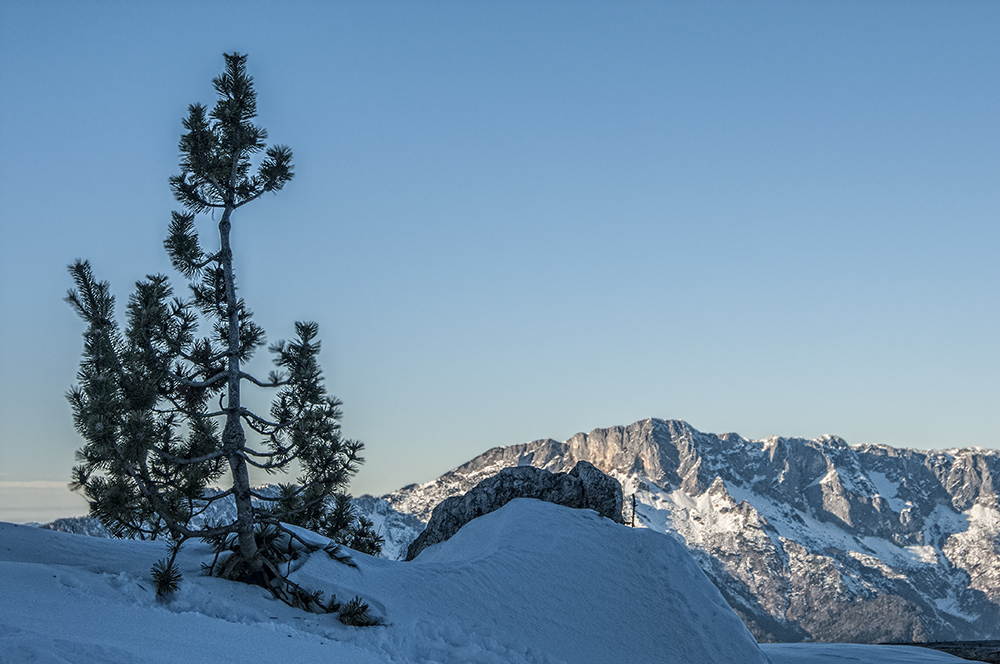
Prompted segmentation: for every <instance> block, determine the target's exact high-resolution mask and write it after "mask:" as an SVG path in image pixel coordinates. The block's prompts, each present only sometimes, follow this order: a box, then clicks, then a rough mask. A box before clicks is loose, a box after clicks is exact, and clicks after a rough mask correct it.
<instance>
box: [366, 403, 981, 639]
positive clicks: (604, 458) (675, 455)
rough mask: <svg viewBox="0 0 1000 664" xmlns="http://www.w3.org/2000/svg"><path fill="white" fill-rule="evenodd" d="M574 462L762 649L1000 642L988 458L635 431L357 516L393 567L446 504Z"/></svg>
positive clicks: (450, 477) (681, 426)
mask: <svg viewBox="0 0 1000 664" xmlns="http://www.w3.org/2000/svg"><path fill="white" fill-rule="evenodd" d="M578 461H589V462H591V463H593V464H594V465H595V466H597V467H598V468H599V469H601V470H603V471H604V472H606V473H608V474H609V475H611V476H612V477H615V478H616V479H617V480H618V481H619V482H621V484H622V487H623V490H624V493H625V496H626V509H625V515H624V516H625V520H626V523H630V522H634V523H635V525H636V526H637V527H643V528H649V529H652V530H655V531H658V532H661V533H664V534H665V535H667V536H669V537H673V538H675V539H677V540H678V541H679V542H681V543H683V544H684V545H685V546H686V547H687V548H688V550H689V551H690V552H691V553H692V554H693V556H694V558H695V560H696V561H697V562H698V564H699V565H700V566H701V568H702V570H704V572H705V573H706V575H707V576H708V577H709V578H710V579H711V580H712V581H713V583H714V584H715V585H716V586H717V587H718V588H719V590H720V591H721V592H722V594H723V596H724V597H725V598H726V600H727V601H728V602H729V604H730V605H731V606H732V607H733V608H734V609H735V610H736V612H737V613H738V614H739V616H740V617H741V618H742V619H743V621H744V622H745V624H746V625H747V627H749V629H750V630H751V632H753V634H754V636H756V637H757V639H758V640H759V641H762V642H767V641H800V640H818V641H845V642H868V643H874V642H883V641H897V642H898V641H948V640H962V639H996V638H1000V628H998V626H1000V622H998V618H1000V507H998V497H997V490H998V488H1000V453H998V452H997V451H993V450H984V449H979V448H966V449H951V450H945V451H927V450H913V449H903V448H893V447H889V446H885V445H868V444H862V445H849V444H847V443H846V442H845V441H844V440H842V439H840V438H838V437H836V436H823V437H820V438H817V439H814V440H807V439H802V438H783V437H771V438H766V439H763V440H748V439H746V438H743V437H742V436H739V435H737V434H734V433H727V434H721V435H716V434H710V433H703V432H700V431H698V430H696V429H694V428H693V427H691V426H690V425H689V424H687V423H686V422H683V421H676V420H669V421H668V420H658V419H647V420H643V421H640V422H636V423H634V424H631V425H629V426H619V427H611V428H607V429H596V430H594V431H591V432H590V433H579V434H577V435H575V436H573V437H572V438H570V439H569V440H566V441H563V442H560V441H556V440H552V439H543V440H536V441H533V442H530V443H525V444H520V445H511V446H507V447H497V448H494V449H491V450H489V451H487V452H485V453H483V454H481V455H479V456H478V457H476V458H475V459H472V460H471V461H469V462H468V463H465V464H463V465H461V466H459V467H458V468H455V469H454V470H451V471H449V472H447V473H445V474H444V475H442V476H441V477H439V478H437V479H435V480H432V481H430V482H427V483H424V484H413V485H409V486H406V487H404V488H402V489H399V490H398V491H394V492H392V493H389V494H386V495H384V496H381V497H373V496H361V497H359V498H358V499H357V500H356V505H357V507H358V509H359V511H360V512H361V513H362V514H363V515H365V516H367V517H368V518H370V519H372V520H373V521H374V522H375V523H376V526H377V527H380V528H381V531H382V533H383V534H384V535H385V537H386V546H385V549H384V550H383V556H385V557H388V558H398V557H399V556H400V555H401V554H402V552H404V551H405V548H406V546H407V545H408V544H409V543H410V541H412V540H413V539H414V538H415V537H416V535H417V534H419V532H420V531H421V530H422V528H423V525H424V523H426V521H427V519H428V518H429V517H430V514H431V512H432V511H433V509H434V507H435V506H436V505H437V504H438V503H439V502H441V501H442V500H444V499H445V498H448V497H450V496H454V495H460V494H462V493H464V492H466V491H468V490H469V489H470V488H472V487H473V486H475V485H476V484H477V483H479V482H480V481H481V480H483V479H486V478H487V477H490V476H492V475H494V474H495V473H496V472H498V471H499V470H500V469H502V468H506V467H510V466H519V465H532V466H537V467H540V468H545V469H547V470H551V471H553V472H567V471H569V470H570V469H571V468H572V467H573V466H574V465H575V464H576V463H577V462H578ZM633 496H634V498H635V510H634V515H633V514H632V497H633ZM633 517H634V519H633Z"/></svg>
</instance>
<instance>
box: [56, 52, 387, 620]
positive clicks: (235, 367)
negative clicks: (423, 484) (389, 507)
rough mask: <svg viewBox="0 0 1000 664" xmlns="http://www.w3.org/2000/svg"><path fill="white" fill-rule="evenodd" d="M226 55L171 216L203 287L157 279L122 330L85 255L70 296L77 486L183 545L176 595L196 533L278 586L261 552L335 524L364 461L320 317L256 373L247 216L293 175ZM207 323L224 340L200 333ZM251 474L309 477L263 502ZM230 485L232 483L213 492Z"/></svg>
mask: <svg viewBox="0 0 1000 664" xmlns="http://www.w3.org/2000/svg"><path fill="white" fill-rule="evenodd" d="M225 61H226V70H225V73H223V74H222V75H220V76H218V77H216V78H215V79H214V80H213V83H214V86H215V90H216V92H217V94H218V101H217V102H216V104H215V106H214V107H213V108H212V109H211V111H209V110H208V109H207V108H206V107H205V106H202V105H201V104H192V105H191V106H190V107H189V108H188V114H187V117H186V118H185V119H184V121H183V126H184V129H185V132H184V133H183V135H182V136H181V140H180V153H181V161H180V169H181V172H180V174H179V175H176V176H173V177H171V178H170V185H171V187H172V189H173V192H174V195H175V197H176V199H177V200H178V201H179V202H180V204H181V205H182V207H183V211H181V212H173V214H172V220H171V222H170V224H169V230H168V236H167V239H166V241H165V242H164V244H165V247H166V249H167V252H168V254H169V256H170V259H171V263H172V264H173V266H174V268H175V269H176V270H177V271H178V272H180V273H181V274H182V275H183V276H184V277H186V278H187V279H190V280H192V281H191V283H190V296H189V297H187V298H183V297H179V296H176V295H175V294H174V292H173V290H172V288H171V286H170V284H169V282H168V280H167V278H166V277H165V276H162V275H154V276H148V277H147V278H146V279H144V280H141V281H139V282H138V283H137V284H136V288H135V291H134V293H133V294H132V296H131V297H130V299H129V303H128V307H127V324H126V326H125V329H124V332H122V331H121V330H120V329H119V326H118V324H117V323H116V321H115V312H114V298H113V297H112V295H111V294H110V287H109V285H108V283H107V282H102V281H98V280H97V279H96V278H95V277H94V275H93V273H92V270H91V267H90V265H89V263H88V262H86V261H77V262H76V263H75V264H74V265H72V266H70V272H71V274H72V276H73V279H74V281H75V284H76V288H75V289H74V290H71V291H70V293H69V295H68V297H67V301H68V302H69V303H70V304H71V305H72V306H73V307H74V309H75V310H76V311H77V313H78V314H79V315H80V316H81V317H82V318H83V320H84V321H85V322H86V324H87V329H86V332H85V333H84V352H83V359H82V361H81V365H80V371H79V374H78V386H76V387H74V388H72V390H71V391H70V393H69V395H68V398H69V400H70V402H71V404H72V407H73V413H74V420H75V424H76V427H77V429H78V431H79V432H80V434H81V435H82V436H83V438H84V439H85V441H86V443H85V445H84V446H83V448H82V449H81V450H80V451H79V452H78V458H79V460H80V464H79V465H78V466H77V467H76V468H74V471H73V485H72V486H74V488H77V489H82V490H83V491H84V494H85V495H86V497H87V499H88V501H89V502H90V511H91V514H92V515H93V516H95V517H97V518H98V519H99V520H100V521H101V522H102V523H103V524H104V525H105V526H106V527H107V528H108V529H109V531H111V532H112V533H113V534H115V535H117V536H120V537H141V538H152V539H155V538H158V537H160V538H167V539H169V540H170V541H171V542H172V543H173V544H172V546H173V547H175V548H172V549H171V550H172V555H171V556H170V558H169V560H165V561H161V562H160V563H159V565H160V568H159V570H158V571H157V568H154V575H156V576H157V577H158V578H159V579H162V580H163V587H164V588H166V589H168V590H169V589H171V588H173V587H176V580H177V579H179V576H178V577H177V579H174V575H173V573H172V571H171V570H170V569H169V568H170V567H172V566H173V559H174V557H175V556H176V551H177V550H178V549H179V543H182V542H183V541H185V540H187V539H189V538H192V537H198V538H203V539H206V540H207V541H212V542H214V543H215V544H216V545H218V547H219V550H221V549H228V550H229V551H230V552H231V555H230V556H229V561H228V563H227V564H226V565H225V569H227V570H229V575H230V576H232V577H238V578H240V579H241V580H244V581H249V582H253V583H258V584H261V585H265V586H271V587H272V589H273V587H274V586H275V582H274V580H273V578H272V577H273V574H272V575H269V574H268V569H271V570H273V569H275V568H276V565H274V564H270V565H269V564H267V563H268V561H267V560H266V553H267V549H266V547H264V546H263V545H262V544H261V542H266V541H271V540H273V538H274V533H275V532H284V534H285V537H286V538H289V537H291V538H294V533H292V532H291V531H290V530H289V529H286V528H284V527H283V526H282V525H281V522H283V521H284V522H289V523H305V522H309V523H313V522H317V523H318V522H321V521H322V520H323V519H325V518H334V517H327V516H325V509H326V506H327V505H328V504H332V503H336V502H337V501H336V500H335V497H336V496H337V495H338V492H339V491H340V490H342V489H343V488H344V487H345V486H346V484H347V481H348V480H349V478H350V476H351V475H352V474H353V473H354V472H356V470H357V467H358V465H359V464H360V463H361V462H362V461H363V459H362V458H361V457H360V456H359V454H360V452H361V449H362V444H361V443H360V442H357V441H353V440H347V439H345V438H343V437H342V436H341V431H340V424H339V420H340V417H341V411H340V406H341V403H340V401H339V400H337V399H336V398H334V397H332V396H330V395H329V394H327V392H326V389H325V387H324V384H323V375H322V370H321V369H320V366H319V362H318V354H319V350H320V344H319V341H318V340H317V332H318V329H317V325H316V324H315V323H312V322H299V323H296V324H295V331H296V338H295V339H294V340H293V341H291V342H284V341H280V342H278V343H276V344H273V345H271V346H270V350H271V352H272V353H273V354H274V362H275V364H276V365H277V367H278V370H277V371H272V372H271V374H270V375H269V376H268V378H267V379H266V380H261V379H258V378H256V377H254V376H252V375H250V374H249V373H247V372H246V371H245V368H244V367H245V366H246V364H247V362H248V361H249V360H250V359H251V357H252V356H253V354H254V352H255V350H256V349H257V348H259V347H260V346H262V345H263V344H264V343H265V341H264V330H263V329H261V327H260V326H258V325H257V324H256V323H255V322H254V321H253V316H252V312H251V311H250V309H249V308H248V306H247V305H246V303H245V301H244V300H243V298H241V297H239V296H238V295H237V288H236V278H235V273H234V265H233V264H234V260H233V252H232V249H231V245H230V233H231V231H232V223H233V216H234V213H235V212H236V211H237V210H238V209H240V208H241V207H243V206H244V205H247V204H248V203H251V202H253V201H255V200H256V199H258V198H260V197H261V196H263V195H264V194H265V193H268V192H277V191H279V190H280V189H282V188H283V187H284V185H285V184H286V183H288V182H289V181H290V180H291V179H292V175H293V173H292V153H291V150H290V149H289V148H287V147H285V146H281V145H276V146H272V147H267V146H266V145H265V142H264V141H265V139H266V138H267V132H266V131H265V130H264V129H263V128H262V127H260V126H258V125H256V124H254V123H253V120H254V118H255V116H256V93H255V92H254V88H253V80H252V78H251V77H250V76H249V75H248V74H247V71H246V56H245V55H240V54H238V53H234V54H232V55H228V54H227V55H225ZM254 160H256V161H257V164H256V167H255V166H254V163H253V162H254ZM202 213H211V214H212V218H213V219H214V218H218V232H219V244H218V247H219V248H218V250H217V251H214V252H212V253H207V252H206V251H205V250H204V249H203V248H202V244H201V241H200V238H199V234H198V231H197V229H196V224H195V221H196V218H197V216H198V215H199V214H202ZM199 328H204V329H208V330H210V332H208V333H207V334H203V335H199ZM247 387H253V388H269V389H273V390H276V391H277V392H276V395H275V396H274V399H273V403H272V406H271V410H270V413H269V414H268V415H266V416H265V415H261V414H258V413H255V412H253V411H251V410H250V409H248V408H246V407H245V406H244V401H243V399H242V397H241V390H243V389H244V388H247ZM248 433H249V434H250V436H251V438H252V440H251V439H248V435H247V434H248ZM251 467H253V468H258V469H262V470H264V471H267V472H268V473H275V472H284V471H287V470H289V469H291V468H295V467H298V468H299V469H300V475H299V477H298V481H297V483H296V484H294V485H289V486H287V487H286V488H285V489H284V490H283V491H282V495H281V496H279V497H274V496H268V495H260V494H258V493H257V492H255V491H254V490H253V489H252V488H251V485H250V479H249V469H250V468H251ZM226 477H228V478H230V479H231V486H230V487H229V488H228V489H226V490H224V491H221V492H215V493H211V492H208V493H207V492H206V489H207V488H208V487H209V486H210V485H212V484H215V483H218V482H219V481H220V480H223V479H225V478H226ZM220 500H232V501H234V502H235V505H236V517H235V519H233V520H232V521H231V522H228V523H211V524H207V525H204V524H203V525H198V526H195V525H193V523H197V521H193V520H194V519H195V517H198V516H200V515H203V514H205V513H206V512H207V511H209V510H210V509H211V506H212V504H213V503H216V502H218V501H220ZM341 500H343V499H341ZM255 502H256V505H255ZM334 511H335V510H334ZM341 525H343V524H341ZM361 526H364V524H361ZM369 526H370V524H369ZM352 527H353V528H354V530H355V531H356V530H357V528H358V527H357V526H352V525H351V524H348V526H347V527H346V529H342V530H341V531H339V532H340V536H341V539H343V538H349V537H351V536H352V530H351V528H352ZM363 530H364V528H362V531H363ZM369 530H370V528H369ZM329 532H330V533H331V534H334V535H336V534H338V532H335V531H334V530H330V531H329ZM372 534H373V533H372ZM268 538H270V539H268ZM173 571H176V570H173ZM286 581H287V580H286ZM158 583H159V581H158ZM331 606H332V604H331Z"/></svg>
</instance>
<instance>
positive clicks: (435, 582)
mask: <svg viewBox="0 0 1000 664" xmlns="http://www.w3.org/2000/svg"><path fill="white" fill-rule="evenodd" d="M302 532H303V534H304V536H305V537H308V538H313V539H316V541H317V542H318V543H324V542H325V541H326V540H323V538H320V537H319V536H316V535H312V534H308V533H305V531H302ZM0 543H2V545H0V609H2V610H0V661H2V662H18V663H20V662H28V661H34V662H74V663H76V664H90V663H92V662H150V663H156V662H164V663H165V662H176V661H190V662H247V661H255V662H256V661H267V662H276V661H292V662H304V661H324V662H348V661H350V662H372V663H374V662H378V663H383V662H385V663H388V662H442V663H445V662H447V663H455V664H467V663H474V662H484V663H486V662H493V663H505V664H506V663H519V662H525V663H527V662H531V663H542V662H545V663H551V664H557V663H561V662H567V663H568V662H573V663H574V664H576V663H586V662H595V663H606V662H654V661H655V662H664V663H666V664H671V663H675V664H681V663H690V664H702V663H705V662H733V661H738V662H744V663H746V664H767V662H769V661H770V660H769V659H768V657H767V656H766V655H765V654H764V653H763V651H762V650H761V649H760V647H759V646H758V645H757V643H756V642H755V641H754V639H753V637H752V636H751V635H750V633H749V631H747V630H746V628H745V627H744V626H743V625H742V623H741V622H740V620H739V618H738V617H737V616H736V615H735V614H734V613H733V612H732V610H731V609H730V608H729V607H728V605H727V604H726V602H725V600H723V598H722V596H721V595H720V594H719V592H718V590H717V589H716V588H715V587H714V586H713V585H712V583H711V582H710V581H709V580H708V579H707V578H706V577H705V575H704V574H703V573H702V571H701V570H700V569H699V567H698V565H697V564H696V563H695V562H694V561H693V560H692V559H691V557H690V555H689V554H688V552H687V550H686V549H685V548H684V547H683V546H681V545H679V544H678V543H676V542H674V541H673V540H670V539H668V538H664V537H661V536H658V535H656V534H654V533H652V532H649V531H639V530H632V529H629V528H626V527H624V526H620V525H618V524H615V523H612V522H611V521H609V520H608V519H602V518H600V517H598V516H597V515H596V514H594V513H592V512H589V511H585V510H571V509H568V508H565V507H561V506H558V505H552V504H548V503H542V502H539V501H532V500H515V501H513V502H511V503H510V504H508V505H506V506H505V507H504V508H502V509H500V510H497V511H496V512H493V513H492V514H489V515H486V516H484V517H482V518H480V519H476V520H475V521H474V522H473V523H470V524H468V525H467V526H466V527H465V528H463V529H462V530H461V532H459V533H458V534H457V535H455V536H454V537H453V538H452V539H450V540H449V541H447V542H442V543H440V544H438V545H435V546H433V547H430V548H429V549H427V550H426V551H424V552H423V553H422V554H421V555H420V556H419V557H418V558H417V559H416V560H414V561H413V562H409V563H403V562H395V561H388V560H384V559H379V558H372V557H369V556H365V555H363V554H355V556H354V559H355V562H356V564H357V567H349V566H347V565H344V564H342V563H339V562H337V561H335V560H332V559H331V558H330V557H329V556H327V555H326V554H325V553H324V552H323V551H318V552H316V553H313V554H310V555H306V556H304V557H302V558H300V559H299V560H298V561H297V563H296V565H297V567H295V568H294V569H293V571H292V572H291V578H292V579H293V580H294V581H296V582H297V583H299V584H300V585H302V586H303V587H306V588H310V589H314V590H323V591H324V592H325V593H326V596H327V597H329V596H330V595H331V594H332V595H335V596H336V597H337V598H338V599H340V600H342V601H346V599H348V598H350V597H353V596H354V595H356V594H359V595H362V596H363V597H364V598H365V599H367V601H368V602H369V603H370V605H371V607H372V609H373V612H374V613H375V614H377V615H378V616H379V617H380V618H381V619H382V621H383V622H384V623H385V624H384V625H382V626H379V627H373V628H349V627H346V626H344V625H342V624H340V623H339V622H338V621H337V619H336V617H335V616H332V615H316V614H307V613H304V612H301V611H298V610H295V609H292V608H290V607H288V606H286V605H284V604H282V603H280V602H278V601H275V600H273V599H272V598H271V597H270V595H269V594H268V593H267V592H266V591H264V590H263V589H261V588H257V587H254V586H246V585H242V584H237V583H233V582H228V581H223V580H220V579H216V578H210V577H205V576H202V575H201V574H200V573H199V566H200V564H201V562H203V561H205V560H208V559H210V558H211V552H210V550H209V548H208V547H207V546H206V545H203V544H197V543H192V544H189V545H187V546H186V547H185V549H184V550H183V551H182V553H181V555H180V557H179V559H178V562H179V565H180V567H181V570H182V573H183V575H184V580H183V581H182V583H181V586H180V590H179V591H178V592H177V593H175V594H174V595H173V596H172V597H171V598H170V599H169V600H166V601H157V599H156V597H155V592H154V591H153V586H152V584H151V583H150V580H149V572H148V570H149V567H150V566H151V564H152V563H153V562H154V561H155V560H156V559H157V558H159V557H162V556H163V555H164V550H163V545H162V544H161V543H156V542H139V541H128V540H110V539H99V538H93V537H82V536H78V535H71V534H66V533H58V532H51V531H46V530H43V529H39V528H31V527H27V526H15V525H13V524H0ZM886 650H893V649H888V648H887V649H886ZM920 652H922V651H920ZM798 661H802V660H801V659H800V660H798ZM805 661H809V660H808V658H806V659H805ZM876 661H879V660H876ZM889 661H900V660H889ZM928 661H933V662H938V661H940V662H945V661H956V660H952V659H945V658H937V659H932V660H928Z"/></svg>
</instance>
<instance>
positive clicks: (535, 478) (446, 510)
mask: <svg viewBox="0 0 1000 664" xmlns="http://www.w3.org/2000/svg"><path fill="white" fill-rule="evenodd" d="M515 498H535V499H537V500H543V501H545V502H548V503H555V504H557V505H564V506H566V507H575V508H584V509H592V510H594V511H595V512H597V513H598V514H600V515H601V516H603V517H606V518H608V519H611V520H613V521H616V522H618V523H622V487H621V485H620V484H619V483H618V481H617V480H615V479H614V478H612V477H609V476H607V475H605V474H604V473H602V472H601V471H599V470H598V469H597V468H595V467H594V465H593V464H591V463H589V462H587V461H580V462H579V463H577V464H576V466H575V467H574V468H573V470H571V471H570V472H568V473H553V472H549V471H547V470H543V469H541V468H535V467H533V466H516V467H514V468H505V469H503V470H501V471H500V472H499V473H497V474H496V475H494V476H493V477H490V478H488V479H486V480H483V481H482V482H480V483H479V484H477V485H476V486H475V487H473V488H472V489H471V490H469V491H468V492H467V493H466V494H465V495H462V496H453V497H451V498H448V499H446V500H444V501H442V502H441V503H440V504H438V506H437V507H435V508H434V512H433V513H432V514H431V518H430V521H429V522H428V523H427V527H426V528H425V529H424V532H422V533H421V534H420V535H419V536H418V537H417V539H416V540H414V541H413V543H412V544H410V547H409V549H408V550H407V552H406V559H407V560H413V559H414V558H416V557H417V554H419V553H420V552H421V551H423V550H424V549H426V548H427V547H429V546H431V545H432V544H437V543H438V542H443V541H445V540H447V539H449V538H450V537H451V536H452V535H454V534H455V533H457V532H458V530H459V529H460V528H461V527H462V526H464V525H465V524H467V523H469V522H470V521H472V520H473V519H475V518H476V517H480V516H483V515H484V514H489V513H490V512H494V511H496V510H498V509H500V508H501V507H503V506H504V505H506V504H507V503H509V502H510V501H512V500H514V499H515Z"/></svg>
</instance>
